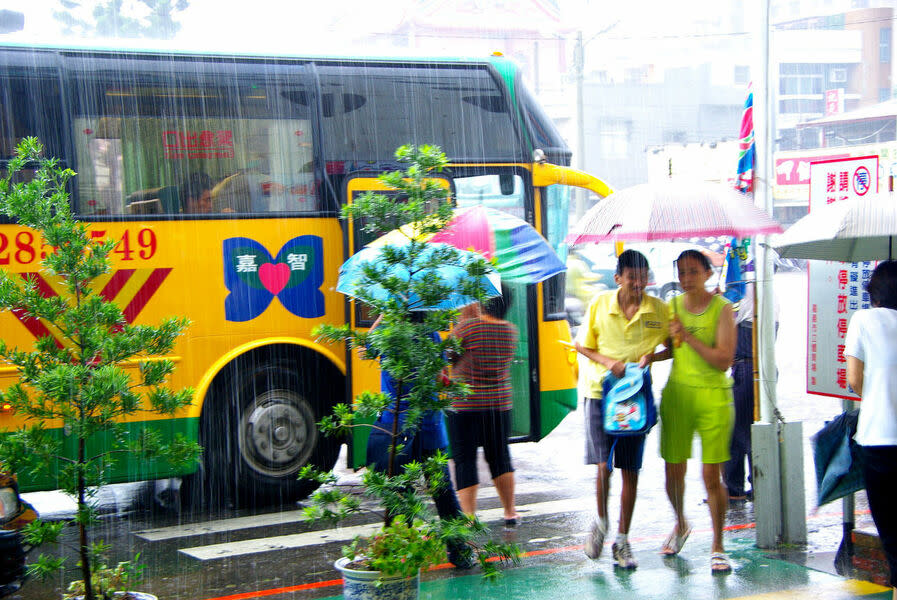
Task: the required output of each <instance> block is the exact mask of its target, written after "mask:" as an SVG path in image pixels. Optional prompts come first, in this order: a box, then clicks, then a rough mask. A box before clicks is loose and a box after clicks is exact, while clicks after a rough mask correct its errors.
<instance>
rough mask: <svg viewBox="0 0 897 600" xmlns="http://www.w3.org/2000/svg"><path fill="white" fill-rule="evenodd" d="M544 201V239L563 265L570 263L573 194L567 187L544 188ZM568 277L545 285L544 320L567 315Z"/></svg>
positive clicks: (556, 278) (551, 186)
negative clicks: (565, 306) (568, 247)
mask: <svg viewBox="0 0 897 600" xmlns="http://www.w3.org/2000/svg"><path fill="white" fill-rule="evenodd" d="M543 189H544V190H545V191H544V201H543V203H542V210H543V222H544V223H545V231H544V234H545V239H547V240H548V243H549V244H551V247H552V248H554V251H555V252H556V253H557V255H558V257H560V259H561V261H563V262H564V263H566V262H567V243H566V242H565V241H564V238H565V237H566V236H567V226H568V222H569V220H570V190H571V188H570V187H569V186H566V185H550V186H548V187H546V188H543ZM565 285H566V274H565V273H558V274H557V275H555V276H554V277H551V278H550V279H546V280H545V282H543V284H542V290H543V296H544V298H545V306H544V311H545V319H546V320H550V319H563V318H565V316H566V315H565V312H564V296H565V293H564V286H565Z"/></svg>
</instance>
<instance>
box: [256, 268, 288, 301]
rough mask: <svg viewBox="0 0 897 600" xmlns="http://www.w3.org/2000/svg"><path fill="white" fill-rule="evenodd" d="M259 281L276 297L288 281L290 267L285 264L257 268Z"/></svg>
mask: <svg viewBox="0 0 897 600" xmlns="http://www.w3.org/2000/svg"><path fill="white" fill-rule="evenodd" d="M259 279H260V280H261V282H262V285H263V286H265V289H266V290H268V291H269V292H271V293H272V294H274V295H275V296H276V295H277V294H278V293H279V292H280V290H282V289H283V288H284V287H285V286H286V284H287V282H288V281H289V280H290V267H289V265H287V264H286V263H275V264H271V263H265V264H263V265H262V266H260V267H259Z"/></svg>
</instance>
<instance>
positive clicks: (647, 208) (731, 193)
mask: <svg viewBox="0 0 897 600" xmlns="http://www.w3.org/2000/svg"><path fill="white" fill-rule="evenodd" d="M781 231H782V228H781V226H779V224H778V223H776V222H775V221H774V220H773V219H772V218H771V217H770V216H769V215H767V214H766V212H764V211H763V210H762V209H760V208H758V207H756V206H754V203H753V199H752V198H751V197H750V196H745V195H744V194H742V193H740V192H737V191H736V190H734V189H732V188H729V187H727V186H723V185H719V184H711V183H705V182H682V181H676V182H665V183H643V184H640V185H634V186H632V187H628V188H625V189H622V190H619V191H617V192H614V193H613V194H611V195H610V196H608V197H607V198H605V199H603V200H599V201H598V203H597V204H596V205H595V206H593V207H592V208H590V209H589V211H588V212H587V213H586V214H585V215H583V217H582V218H581V219H580V220H579V221H578V222H577V223H576V225H574V226H573V230H572V231H571V233H570V234H569V235H568V236H567V240H566V241H567V243H569V244H582V243H587V242H605V241H632V242H649V241H652V240H658V241H661V240H667V241H668V240H672V239H679V238H690V237H698V236H720V235H725V236H734V237H737V238H745V237H750V236H753V235H758V234H765V233H779V232H781Z"/></svg>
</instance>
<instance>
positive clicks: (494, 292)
mask: <svg viewBox="0 0 897 600" xmlns="http://www.w3.org/2000/svg"><path fill="white" fill-rule="evenodd" d="M410 243H411V242H410V240H408V239H407V238H406V239H405V244H404V245H403V244H402V243H401V241H400V240H396V242H394V243H390V244H389V245H379V244H373V245H370V246H367V247H365V248H363V249H362V250H361V251H359V252H357V253H356V254H355V255H354V256H352V257H351V258H350V259H349V260H347V261H346V262H344V263H343V265H342V266H341V267H340V270H339V280H338V281H337V284H336V291H338V292H341V293H343V294H346V295H347V296H351V297H353V298H357V297H359V293H361V292H362V291H365V292H367V293H368V294H369V295H370V296H371V297H373V298H374V299H376V300H387V299H389V298H390V296H392V295H393V292H391V291H389V290H387V289H386V288H384V287H383V286H382V285H380V284H374V283H373V282H371V281H370V280H369V279H368V277H367V276H366V275H365V268H366V267H371V266H372V267H374V268H383V269H386V268H388V269H389V273H388V275H389V276H392V277H398V278H400V279H401V280H403V281H406V282H412V285H411V286H408V287H409V288H411V290H410V292H409V296H408V297H407V298H401V300H405V301H407V303H408V305H409V306H410V307H411V309H412V310H443V309H453V308H461V307H463V306H467V305H468V304H472V303H473V302H476V298H474V297H472V296H469V295H466V294H464V293H462V291H461V286H462V285H463V283H464V282H465V281H468V280H469V279H470V275H468V273H467V269H466V266H467V265H468V264H469V263H472V262H476V261H480V260H482V257H481V256H480V255H478V254H476V253H475V252H469V251H466V250H458V249H457V248H454V247H452V246H448V245H447V244H436V243H433V244H425V245H423V250H422V251H421V252H420V253H419V254H418V255H417V257H416V258H415V260H414V261H413V263H412V264H411V265H410V266H411V268H410V269H409V268H407V267H406V266H404V265H394V266H392V267H385V266H384V264H385V261H384V256H383V255H384V253H385V252H387V248H390V249H392V250H393V251H399V252H402V251H407V249H408V247H409V246H410ZM446 249H450V250H451V251H452V253H454V254H456V255H457V256H458V257H459V259H460V260H459V261H458V263H459V264H453V265H445V264H443V265H440V266H438V267H432V266H431V265H429V264H428V263H429V262H430V261H431V260H432V258H433V256H434V253H436V252H444V251H445V250H446ZM437 262H439V261H437ZM434 281H439V282H441V283H442V284H444V285H446V286H448V287H449V288H451V290H452V292H451V293H450V294H449V295H448V297H447V298H446V299H445V300H443V301H441V302H439V303H438V304H435V305H427V304H425V303H424V301H423V300H422V299H421V298H420V297H419V295H418V294H417V293H416V292H415V291H414V288H415V285H424V286H426V285H429V284H431V283H432V282H434ZM478 281H479V285H480V287H481V289H482V290H483V291H484V293H485V294H486V296H487V297H491V296H500V295H501V287H500V285H501V281H500V279H499V276H498V274H497V273H488V274H486V275H483V276H481V277H479V278H478Z"/></svg>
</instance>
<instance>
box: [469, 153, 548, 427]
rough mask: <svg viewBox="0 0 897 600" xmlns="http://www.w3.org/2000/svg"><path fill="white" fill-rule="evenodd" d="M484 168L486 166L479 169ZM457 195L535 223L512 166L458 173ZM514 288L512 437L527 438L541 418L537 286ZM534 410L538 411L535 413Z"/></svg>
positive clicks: (511, 317)
mask: <svg viewBox="0 0 897 600" xmlns="http://www.w3.org/2000/svg"><path fill="white" fill-rule="evenodd" d="M478 171H479V172H482V171H483V170H482V169H478ZM452 183H453V184H454V186H455V199H456V201H457V204H458V207H459V208H464V207H467V206H476V205H479V204H482V205H484V206H488V207H490V208H494V209H497V210H501V211H504V212H506V213H509V214H512V215H514V216H515V217H518V218H520V219H523V220H524V221H527V222H528V223H530V224H532V223H533V214H532V213H533V211H532V209H531V208H529V206H531V204H530V203H531V202H532V199H530V198H527V194H526V186H525V185H524V179H523V177H522V176H521V175H520V174H518V173H516V172H514V171H513V170H511V169H502V170H500V171H499V170H498V169H496V171H495V172H494V173H487V174H481V175H472V176H469V177H463V176H462V177H457V176H456V177H454V178H453V179H452ZM505 283H506V285H507V286H508V287H510V288H511V295H512V299H511V307H510V309H509V310H508V314H507V315H506V316H505V318H506V319H507V320H508V321H510V322H512V323H513V324H514V325H515V326H516V327H517V349H516V350H515V352H514V360H513V362H512V363H511V386H512V389H513V403H514V408H513V409H512V410H511V439H512V441H526V440H528V439H538V438H533V431H534V424H535V423H534V420H538V408H536V410H535V411H534V410H533V406H532V398H533V394H532V388H533V385H534V382H535V381H536V376H535V371H534V368H531V363H530V353H531V347H530V343H531V341H532V342H534V341H535V337H534V333H533V329H532V327H533V323H532V319H531V317H530V316H531V315H533V314H535V309H536V306H535V287H536V286H534V285H527V284H522V283H507V282H505ZM534 412H535V413H536V414H534Z"/></svg>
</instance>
